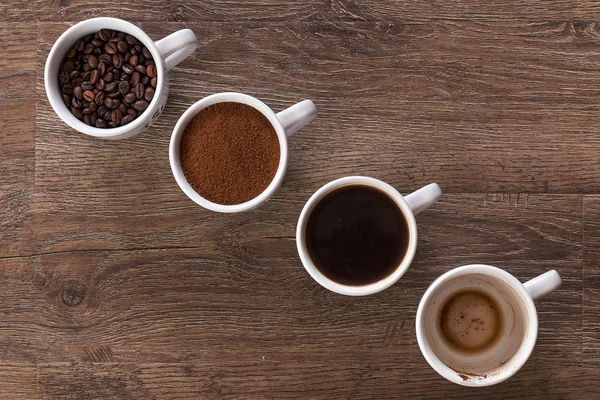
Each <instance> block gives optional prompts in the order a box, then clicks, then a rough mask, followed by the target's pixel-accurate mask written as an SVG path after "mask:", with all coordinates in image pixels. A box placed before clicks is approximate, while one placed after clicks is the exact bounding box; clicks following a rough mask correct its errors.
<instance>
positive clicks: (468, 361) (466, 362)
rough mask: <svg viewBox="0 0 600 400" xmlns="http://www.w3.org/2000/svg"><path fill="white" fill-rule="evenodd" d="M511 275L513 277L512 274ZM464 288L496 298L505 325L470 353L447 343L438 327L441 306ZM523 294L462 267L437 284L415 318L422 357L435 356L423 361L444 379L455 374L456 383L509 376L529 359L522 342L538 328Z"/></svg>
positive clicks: (489, 381) (495, 277) (503, 281)
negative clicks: (495, 336)
mask: <svg viewBox="0 0 600 400" xmlns="http://www.w3.org/2000/svg"><path fill="white" fill-rule="evenodd" d="M507 275H508V274H507ZM510 278H512V279H515V278H513V277H512V276H511V277H510ZM515 280H516V279H515ZM518 284H519V285H520V283H518ZM468 290H476V291H479V292H483V293H485V294H487V295H488V296H489V297H490V298H491V299H492V300H494V301H495V302H496V304H497V305H498V307H499V309H500V310H499V311H500V313H501V315H502V316H503V327H502V328H501V332H499V339H498V340H497V341H496V343H494V344H493V345H492V346H491V347H489V348H487V349H485V350H483V351H480V352H477V353H473V354H469V353H463V352H459V351H457V350H455V349H453V348H451V347H450V346H449V345H448V344H447V342H446V340H445V339H444V338H443V337H442V333H441V328H440V317H441V311H442V310H441V308H442V307H443V306H444V304H445V303H446V301H447V300H448V299H449V298H451V297H452V296H453V295H454V294H456V293H458V292H464V291H468ZM524 290H525V289H524V288H523V291H524ZM524 296H526V295H525V294H523V293H519V292H518V291H517V290H515V288H514V287H513V286H512V285H511V284H508V282H506V281H505V280H504V279H503V278H502V277H498V276H491V275H489V274H487V273H486V274H483V273H473V272H465V274H463V275H458V276H455V277H453V278H450V280H449V281H447V282H445V283H443V284H442V285H441V286H439V287H437V288H435V290H434V291H433V292H432V293H430V295H429V298H428V299H427V302H426V304H427V306H426V307H425V308H424V309H423V313H422V315H421V317H420V321H418V322H419V323H420V325H421V328H422V329H421V332H422V335H423V336H422V343H420V345H421V348H422V350H424V351H423V353H424V355H426V358H428V357H427V355H429V357H430V358H431V357H432V356H433V358H437V360H433V363H432V360H431V359H429V358H428V360H427V361H428V362H429V363H430V364H431V365H432V366H433V367H434V368H435V369H436V370H438V372H440V373H441V374H442V375H444V376H446V377H447V378H448V379H450V380H453V379H452V378H455V379H456V381H457V383H462V384H469V381H473V384H476V382H477V380H479V381H480V383H479V384H481V383H483V382H482V381H483V380H485V381H486V384H493V383H498V382H501V381H502V380H504V379H506V378H508V377H510V376H511V375H512V374H513V373H514V372H516V371H517V370H518V369H519V368H520V367H521V365H522V364H523V363H524V362H525V360H527V358H528V357H529V353H530V352H531V349H532V348H533V346H531V348H528V347H527V346H523V343H524V342H525V341H526V339H527V338H528V337H529V336H531V335H534V336H536V335H537V329H532V328H534V327H536V326H537V316H536V314H535V313H529V312H528V311H527V310H528V309H529V308H528V306H527V303H528V302H531V305H532V304H533V302H532V301H531V299H530V298H525V297H524ZM530 314H533V315H530ZM533 319H535V320H533ZM534 342H535V337H534ZM517 354H518V356H516V355H517ZM437 361H439V362H441V365H440V364H439V362H437ZM434 364H437V365H434ZM449 375H450V376H449ZM460 380H462V382H461V381H460Z"/></svg>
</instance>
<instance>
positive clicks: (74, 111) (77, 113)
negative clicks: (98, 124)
mask: <svg viewBox="0 0 600 400" xmlns="http://www.w3.org/2000/svg"><path fill="white" fill-rule="evenodd" d="M71 114H73V116H75V118H77V119H81V118H83V113H82V112H81V110H80V109H79V108H76V107H73V106H71Z"/></svg>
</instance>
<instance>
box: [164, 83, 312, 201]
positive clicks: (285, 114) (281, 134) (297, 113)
mask: <svg viewBox="0 0 600 400" xmlns="http://www.w3.org/2000/svg"><path fill="white" fill-rule="evenodd" d="M223 102H233V103H242V104H246V105H249V106H251V107H253V108H255V109H256V110H258V111H260V112H261V113H262V114H263V115H264V116H265V117H266V118H267V119H268V120H269V122H270V123H271V124H272V125H273V129H275V132H276V133H277V138H278V139H279V167H278V168H277V172H276V173H275V177H274V178H273V180H272V181H271V183H270V184H269V186H267V188H266V189H265V190H264V191H263V192H262V193H261V194H259V195H258V196H256V197H255V198H253V199H252V200H249V201H247V202H245V203H241V204H235V205H224V204H218V203H214V202H212V201H210V200H207V199H205V198H204V197H202V196H200V195H199V194H198V193H197V192H196V191H195V190H194V189H193V188H192V186H191V185H190V184H189V183H188V181H187V180H186V178H185V175H184V174H183V171H182V169H181V161H180V158H179V145H180V143H181V135H182V134H183V132H184V130H185V127H186V126H187V124H188V123H189V122H190V121H191V120H192V118H194V117H195V116H196V115H197V114H198V113H199V112H200V111H202V110H203V109H204V108H206V107H208V106H210V105H213V104H216V103H223ZM316 116H317V109H316V107H315V105H314V104H313V102H312V101H310V100H304V101H301V102H300V103H297V104H294V105H293V106H291V107H289V108H287V109H285V110H283V111H281V112H279V113H277V114H275V112H273V110H271V109H270V108H269V106H267V105H266V104H265V103H263V102H262V101H260V100H258V99H257V98H255V97H252V96H249V95H247V94H242V93H217V94H213V95H210V96H208V97H205V98H203V99H202V100H199V101H197V102H196V103H194V104H193V105H192V106H191V107H190V108H188V109H187V110H186V111H185V112H184V113H183V115H182V116H181V117H180V118H179V121H177V124H176V125H175V128H174V129H173V134H172V135H171V144H170V146H169V161H170V163H171V170H172V171H173V176H174V177H175V180H176V181H177V184H178V185H179V187H180V188H181V190H183V192H184V193H185V194H186V195H187V196H188V197H189V198H190V199H191V200H192V201H193V202H195V203H196V204H198V205H200V206H202V207H204V208H207V209H209V210H212V211H216V212H221V213H236V212H243V211H248V210H251V209H253V208H256V207H258V206H259V205H261V204H262V203H264V202H265V201H267V200H268V199H269V197H271V196H272V195H273V193H275V191H276V190H277V189H278V188H279V186H281V183H282V182H283V178H284V177H285V172H286V170H287V164H288V144H287V137H288V136H290V135H291V134H293V133H295V132H296V131H298V130H299V129H300V128H302V127H303V126H305V125H307V124H308V123H310V122H311V121H312V120H313V119H315V117H316Z"/></svg>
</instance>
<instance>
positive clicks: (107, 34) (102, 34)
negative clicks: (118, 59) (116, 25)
mask: <svg viewBox="0 0 600 400" xmlns="http://www.w3.org/2000/svg"><path fill="white" fill-rule="evenodd" d="M96 37H98V38H99V39H101V40H103V41H105V42H108V41H109V40H110V38H111V37H112V32H111V31H110V30H108V29H100V31H98V33H97V34H96Z"/></svg>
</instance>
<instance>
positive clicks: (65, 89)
mask: <svg viewBox="0 0 600 400" xmlns="http://www.w3.org/2000/svg"><path fill="white" fill-rule="evenodd" d="M62 92H63V94H68V95H71V94H73V85H64V86H63V87H62Z"/></svg>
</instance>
